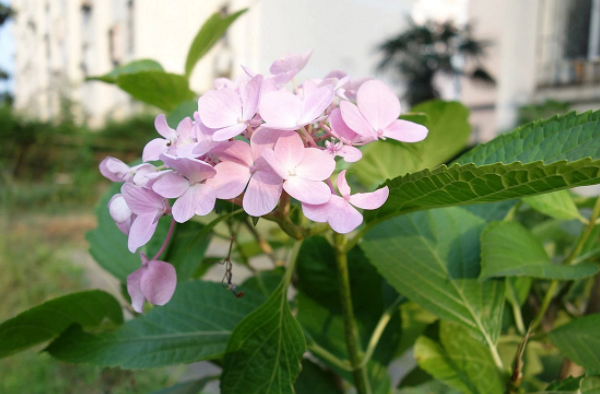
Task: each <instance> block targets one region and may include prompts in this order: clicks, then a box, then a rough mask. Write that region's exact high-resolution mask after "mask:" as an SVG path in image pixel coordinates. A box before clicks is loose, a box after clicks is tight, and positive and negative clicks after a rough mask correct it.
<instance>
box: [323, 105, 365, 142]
mask: <svg viewBox="0 0 600 394" xmlns="http://www.w3.org/2000/svg"><path fill="white" fill-rule="evenodd" d="M329 125H330V126H331V134H333V136H334V137H336V138H337V139H339V140H342V141H344V142H348V143H350V142H358V141H359V140H360V137H361V136H360V135H359V134H357V133H355V132H354V131H352V129H351V128H350V127H348V125H347V124H346V122H344V119H343V118H342V112H341V111H340V109H339V108H336V109H334V110H333V111H331V114H330V115H329Z"/></svg>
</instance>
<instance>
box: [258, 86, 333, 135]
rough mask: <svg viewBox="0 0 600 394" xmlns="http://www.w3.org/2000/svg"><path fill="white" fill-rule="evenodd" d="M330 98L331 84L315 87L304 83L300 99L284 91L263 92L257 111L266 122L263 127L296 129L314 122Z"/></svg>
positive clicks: (331, 98) (331, 94)
mask: <svg viewBox="0 0 600 394" xmlns="http://www.w3.org/2000/svg"><path fill="white" fill-rule="evenodd" d="M307 82H309V81H307ZM332 100H333V86H332V85H331V84H325V85H323V86H321V87H316V85H314V83H313V84H312V85H311V84H307V83H305V87H304V97H303V98H302V99H301V98H300V97H298V96H296V95H293V94H291V93H289V92H285V91H276V92H273V91H272V92H267V93H265V94H264V96H263V97H262V99H261V101H260V109H259V112H260V116H262V118H263V119H264V120H265V122H266V123H265V125H264V127H268V128H273V129H281V130H298V129H300V128H302V127H303V126H306V125H307V124H310V123H313V122H315V120H316V119H317V118H318V117H319V116H320V115H321V114H322V113H323V111H325V109H326V108H327V107H328V106H329V104H331V101H332Z"/></svg>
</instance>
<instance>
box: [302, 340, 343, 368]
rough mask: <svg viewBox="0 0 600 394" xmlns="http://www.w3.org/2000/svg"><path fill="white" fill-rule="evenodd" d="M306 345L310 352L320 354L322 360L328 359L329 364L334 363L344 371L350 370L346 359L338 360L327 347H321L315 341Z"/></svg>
mask: <svg viewBox="0 0 600 394" xmlns="http://www.w3.org/2000/svg"><path fill="white" fill-rule="evenodd" d="M306 347H307V348H308V350H310V351H311V353H313V354H316V355H317V356H320V357H321V358H322V359H323V360H327V361H329V362H330V363H331V364H333V365H335V366H336V367H338V368H340V369H342V370H344V371H350V372H352V367H351V366H350V364H349V363H348V361H346V360H340V359H339V358H337V357H336V356H335V355H334V354H332V353H330V352H329V351H328V350H327V349H324V348H322V347H321V346H320V345H319V344H317V343H316V342H310V343H308V344H307V345H306Z"/></svg>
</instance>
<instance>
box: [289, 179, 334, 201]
mask: <svg viewBox="0 0 600 394" xmlns="http://www.w3.org/2000/svg"><path fill="white" fill-rule="evenodd" d="M283 189H284V190H285V191H286V192H287V193H288V194H289V195H290V196H292V197H294V198H295V199H296V200H298V201H301V202H305V203H307V204H324V203H326V202H327V201H329V197H330V196H331V190H329V186H327V184H326V183H325V182H316V181H311V180H309V179H305V178H302V177H299V176H291V177H289V178H288V179H287V180H286V181H285V182H284V183H283Z"/></svg>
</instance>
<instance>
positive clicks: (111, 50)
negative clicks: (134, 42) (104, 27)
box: [108, 24, 122, 67]
mask: <svg viewBox="0 0 600 394" xmlns="http://www.w3.org/2000/svg"><path fill="white" fill-rule="evenodd" d="M108 54H109V56H110V61H111V62H112V64H113V66H114V67H117V66H118V65H119V64H121V58H122V51H121V28H120V26H119V25H118V24H116V25H114V26H113V27H112V28H111V29H109V30H108Z"/></svg>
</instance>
